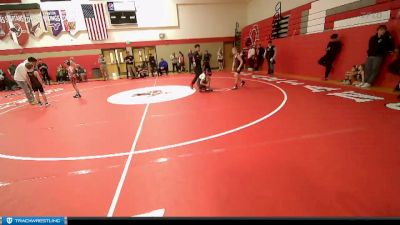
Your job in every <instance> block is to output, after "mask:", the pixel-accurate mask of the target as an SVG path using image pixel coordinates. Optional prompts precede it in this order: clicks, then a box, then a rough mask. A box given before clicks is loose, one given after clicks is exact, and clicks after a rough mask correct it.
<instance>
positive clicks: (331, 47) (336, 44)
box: [318, 34, 342, 80]
mask: <svg viewBox="0 0 400 225" xmlns="http://www.w3.org/2000/svg"><path fill="white" fill-rule="evenodd" d="M341 50H342V42H341V41H340V40H339V35H338V34H332V36H331V41H330V42H329V43H328V46H327V47H326V53H325V55H324V56H322V58H321V59H320V60H319V61H318V63H319V64H320V65H321V66H325V77H324V80H328V77H329V74H330V73H331V70H332V65H333V62H334V61H335V59H336V57H337V55H338V54H339V53H340V51H341Z"/></svg>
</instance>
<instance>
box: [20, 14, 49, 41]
mask: <svg viewBox="0 0 400 225" xmlns="http://www.w3.org/2000/svg"><path fill="white" fill-rule="evenodd" d="M25 21H26V25H27V26H28V31H29V33H30V34H31V35H32V36H34V37H40V36H42V34H43V33H44V32H45V31H46V30H45V25H44V23H43V18H42V14H41V12H40V11H29V12H25Z"/></svg>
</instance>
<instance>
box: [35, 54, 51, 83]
mask: <svg viewBox="0 0 400 225" xmlns="http://www.w3.org/2000/svg"><path fill="white" fill-rule="evenodd" d="M37 68H38V69H39V71H40V74H41V75H42V77H43V80H44V83H45V84H47V85H50V81H51V79H50V76H49V67H48V66H47V64H46V63H44V62H43V60H42V59H39V60H38V64H37Z"/></svg>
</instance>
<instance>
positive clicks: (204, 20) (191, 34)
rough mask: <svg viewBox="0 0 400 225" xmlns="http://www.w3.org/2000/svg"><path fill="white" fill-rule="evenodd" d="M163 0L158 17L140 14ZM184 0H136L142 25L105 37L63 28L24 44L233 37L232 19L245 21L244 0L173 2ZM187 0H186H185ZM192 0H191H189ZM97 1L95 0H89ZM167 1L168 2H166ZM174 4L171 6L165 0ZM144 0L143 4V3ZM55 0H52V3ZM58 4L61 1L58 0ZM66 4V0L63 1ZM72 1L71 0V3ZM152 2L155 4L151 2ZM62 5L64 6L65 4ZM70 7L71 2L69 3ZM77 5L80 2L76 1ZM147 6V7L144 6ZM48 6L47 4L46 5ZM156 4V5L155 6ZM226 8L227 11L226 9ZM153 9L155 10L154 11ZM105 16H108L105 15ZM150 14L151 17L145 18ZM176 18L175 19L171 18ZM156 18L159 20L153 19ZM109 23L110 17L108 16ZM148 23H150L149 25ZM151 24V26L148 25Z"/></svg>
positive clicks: (7, 45)
mask: <svg viewBox="0 0 400 225" xmlns="http://www.w3.org/2000/svg"><path fill="white" fill-rule="evenodd" d="M38 1H39V0H24V2H38ZM76 1H77V2H78V3H77V4H82V3H84V2H86V1H78V0H73V2H75V3H76ZM160 1H162V2H165V3H164V4H165V5H164V6H166V7H164V8H163V10H165V11H164V12H163V15H162V16H161V20H159V18H160V17H159V16H157V13H158V11H155V10H153V11H152V13H151V14H150V13H147V14H146V16H144V15H142V16H139V15H140V13H139V6H140V10H143V11H142V12H144V11H147V10H150V8H148V7H149V6H150V5H151V4H154V3H157V2H160ZM175 1H177V2H178V3H179V2H180V1H183V0H170V1H166V0H138V1H137V7H138V23H139V24H140V21H141V20H146V23H144V24H143V23H142V27H134V26H114V27H110V29H109V32H108V33H109V38H108V40H106V41H90V40H89V39H88V35H87V32H86V31H80V32H79V33H78V34H77V35H76V36H71V35H70V34H68V33H66V32H62V34H60V35H59V36H58V37H54V36H52V35H51V34H49V33H47V34H45V35H43V36H42V37H41V38H40V39H38V40H37V39H34V38H33V37H30V38H29V41H28V43H27V44H26V46H24V47H25V48H34V47H50V46H68V45H82V44H93V43H115V42H125V41H131V42H135V41H151V40H159V33H165V34H166V38H165V39H170V40H174V39H191V38H212V37H232V36H234V30H235V23H236V22H239V23H240V24H241V25H245V21H246V15H245V14H244V13H243V9H244V8H246V3H245V2H244V1H234V2H230V1H222V2H221V1H220V2H219V3H204V4H187V3H185V4H178V5H177V4H176V2H175ZM186 1H188V0H186ZM191 1H194V0H191ZM90 2H91V3H93V2H98V1H90ZM167 2H168V3H167ZM171 2H172V3H173V4H175V5H174V6H171V5H168V4H172V3H171ZM142 3H143V4H142ZM53 4H55V3H53ZM58 4H60V3H58ZM63 4H65V3H63ZM70 4H72V3H70ZM152 6H154V5H152ZM52 7H54V5H53V6H52ZM64 7H65V6H64ZM69 7H71V5H70V6H69ZM79 7H80V5H79ZM146 7H147V9H146V10H144V9H145V8H146ZM49 8H51V7H50V6H47V9H49ZM154 8H157V7H154ZM226 12H229V13H226ZM154 13H155V14H154ZM106 17H107V16H106ZM145 17H146V18H152V19H145ZM174 18H176V20H175V19H174ZM156 21H159V23H157V24H156V23H155V22H156ZM107 22H108V23H109V18H108V20H107ZM149 26H150V27H149ZM151 26H154V27H151ZM21 48H22V47H20V46H18V45H17V44H15V43H14V42H13V41H12V40H11V39H10V38H6V39H4V40H3V41H2V42H0V49H21Z"/></svg>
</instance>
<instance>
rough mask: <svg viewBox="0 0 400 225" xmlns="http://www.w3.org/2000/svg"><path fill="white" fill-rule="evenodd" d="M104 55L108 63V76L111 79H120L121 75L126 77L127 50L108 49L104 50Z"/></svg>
mask: <svg viewBox="0 0 400 225" xmlns="http://www.w3.org/2000/svg"><path fill="white" fill-rule="evenodd" d="M102 53H103V56H104V59H105V60H106V63H107V71H108V75H109V76H110V77H111V79H118V78H120V77H121V75H126V64H125V57H126V49H124V48H117V49H106V50H102Z"/></svg>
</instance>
